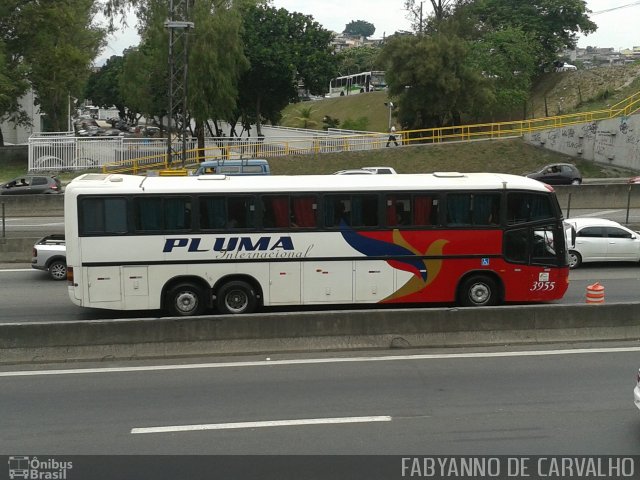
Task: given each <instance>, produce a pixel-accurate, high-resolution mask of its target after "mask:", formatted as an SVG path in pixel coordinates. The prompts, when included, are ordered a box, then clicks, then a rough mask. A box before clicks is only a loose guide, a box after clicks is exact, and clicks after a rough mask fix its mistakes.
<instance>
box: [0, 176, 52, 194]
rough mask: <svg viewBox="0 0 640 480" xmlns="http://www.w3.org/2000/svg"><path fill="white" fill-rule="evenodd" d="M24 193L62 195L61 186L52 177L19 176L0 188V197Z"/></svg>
mask: <svg viewBox="0 0 640 480" xmlns="http://www.w3.org/2000/svg"><path fill="white" fill-rule="evenodd" d="M26 193H62V184H61V183H60V179H59V178H58V177H55V176H53V175H21V176H19V177H16V178H14V179H12V180H9V181H8V182H6V183H3V184H2V186H0V195H24V194H26Z"/></svg>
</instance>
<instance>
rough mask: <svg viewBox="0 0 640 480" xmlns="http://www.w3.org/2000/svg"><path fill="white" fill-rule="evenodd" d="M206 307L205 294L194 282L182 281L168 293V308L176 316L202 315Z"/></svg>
mask: <svg viewBox="0 0 640 480" xmlns="http://www.w3.org/2000/svg"><path fill="white" fill-rule="evenodd" d="M204 307H205V300H204V294H203V293H202V290H201V289H200V288H199V287H197V286H196V285H194V284H192V283H180V284H178V285H176V286H175V287H173V288H172V289H171V290H169V293H168V294H167V309H168V310H169V311H170V312H171V313H172V314H174V315H175V316H180V317H185V316H189V315H200V314H201V313H202V312H203V311H204Z"/></svg>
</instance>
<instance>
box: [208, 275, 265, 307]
mask: <svg viewBox="0 0 640 480" xmlns="http://www.w3.org/2000/svg"><path fill="white" fill-rule="evenodd" d="M216 302H217V305H218V311H219V312H220V313H230V314H233V315H238V314H241V313H253V312H254V311H255V310H256V307H257V306H258V297H257V296H256V292H255V289H254V288H253V287H252V286H251V285H250V284H248V283H247V282H243V281H241V280H234V281H232V282H229V283H225V284H224V285H222V287H220V290H218V294H217V296H216Z"/></svg>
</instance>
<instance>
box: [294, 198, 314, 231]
mask: <svg viewBox="0 0 640 480" xmlns="http://www.w3.org/2000/svg"><path fill="white" fill-rule="evenodd" d="M317 211H318V199H317V198H316V197H315V196H305V197H293V198H292V199H291V226H292V227H299V228H313V227H316V226H317V225H318V217H317V215H316V213H317Z"/></svg>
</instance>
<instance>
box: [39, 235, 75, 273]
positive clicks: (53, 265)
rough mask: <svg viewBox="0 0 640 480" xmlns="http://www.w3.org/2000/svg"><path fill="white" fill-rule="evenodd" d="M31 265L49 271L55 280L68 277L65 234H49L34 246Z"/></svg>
mask: <svg viewBox="0 0 640 480" xmlns="http://www.w3.org/2000/svg"><path fill="white" fill-rule="evenodd" d="M31 267H32V268H35V269H37V270H44V271H46V272H49V275H50V276H51V278H53V279H54V280H65V279H66V278H67V247H66V245H65V241H64V235H48V236H46V237H43V238H41V239H40V240H38V241H37V242H36V243H35V245H34V246H33V254H32V257H31Z"/></svg>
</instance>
